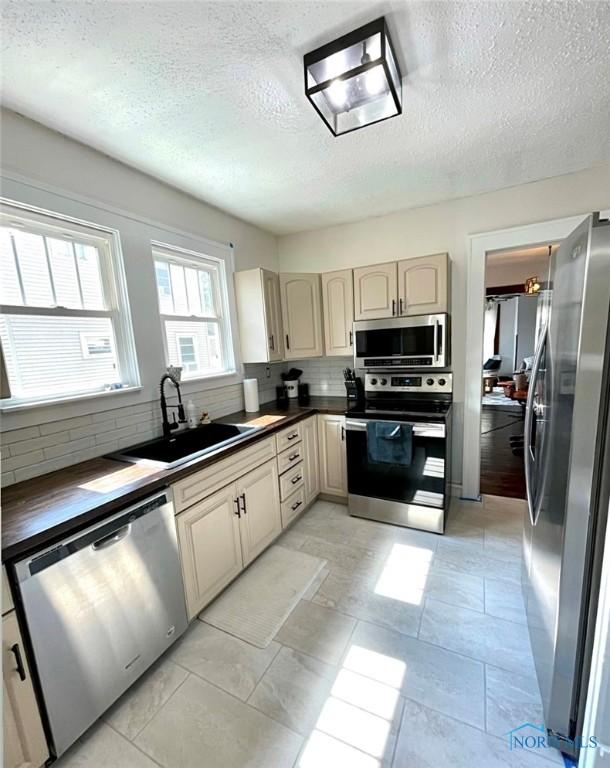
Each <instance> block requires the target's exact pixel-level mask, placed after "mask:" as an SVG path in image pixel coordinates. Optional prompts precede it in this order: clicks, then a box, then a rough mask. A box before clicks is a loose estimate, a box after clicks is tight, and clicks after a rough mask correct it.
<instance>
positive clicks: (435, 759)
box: [59, 497, 562, 768]
mask: <svg viewBox="0 0 610 768" xmlns="http://www.w3.org/2000/svg"><path fill="white" fill-rule="evenodd" d="M523 512H524V508H523V502H520V501H518V500H514V499H504V498H499V497H486V498H485V499H484V501H483V503H482V504H474V503H466V502H459V501H454V502H453V506H452V510H451V514H450V517H449V522H448V527H447V532H446V534H445V536H437V535H435V534H428V533H424V532H422V531H414V530H409V529H404V528H397V527H393V526H388V525H383V524H381V523H375V522H372V521H369V520H360V519H358V518H352V517H349V515H348V514H347V509H346V508H345V507H344V506H341V505H337V504H330V503H328V502H323V501H319V502H317V503H316V504H314V505H313V506H312V508H311V509H310V510H309V511H307V512H306V513H305V515H304V516H303V517H302V518H301V519H300V520H298V521H297V522H296V523H295V525H294V526H292V528H291V529H290V530H289V531H287V532H286V533H285V534H284V535H283V536H282V537H281V539H280V540H279V542H278V543H279V544H280V545H282V546H285V547H288V548H291V549H300V550H302V551H303V552H309V553H310V554H312V555H316V556H317V557H322V558H324V559H325V560H326V561H327V566H326V568H325V569H324V570H323V571H322V572H321V574H320V575H319V577H318V578H317V579H316V581H315V582H314V583H313V584H312V586H311V587H310V589H309V590H308V591H307V592H306V594H305V596H304V599H303V600H302V601H301V602H300V603H299V605H298V606H297V607H296V608H295V610H294V611H293V612H292V614H291V615H290V616H289V617H288V619H287V620H286V622H285V623H284V625H283V627H282V628H281V630H280V631H279V632H278V634H277V636H276V638H275V640H274V641H273V642H272V643H271V644H270V645H269V646H268V647H267V648H265V649H260V648H255V647H253V646H251V645H249V644H248V643H245V642H243V641H241V640H239V639H237V638H235V637H232V636H230V635H228V634H225V633H224V632H222V631H220V630H218V629H215V628H214V627H211V626H209V625H207V624H204V623H202V622H200V621H195V622H194V623H193V625H192V626H191V627H190V628H189V630H188V631H187V633H186V635H185V636H184V637H183V638H182V639H181V640H180V641H179V642H178V643H177V644H176V645H175V646H174V647H173V648H172V649H171V650H170V651H169V652H168V653H167V654H166V655H165V657H164V658H162V659H161V660H160V661H159V662H158V663H157V664H156V665H155V666H154V667H153V668H152V669H151V670H150V671H149V672H148V673H147V674H146V675H145V676H144V678H143V679H142V680H141V681H140V682H139V683H138V684H137V685H136V686H134V687H133V688H132V689H131V690H130V691H128V692H127V693H126V694H125V696H123V698H122V699H121V700H120V701H119V702H118V703H117V704H116V705H115V706H114V707H113V708H112V709H111V710H110V711H109V712H108V713H107V714H106V715H105V717H104V718H103V719H102V721H100V723H99V724H97V725H96V726H94V727H93V728H91V729H90V731H89V732H88V733H87V734H85V736H83V737H82V738H81V739H80V740H79V742H78V743H77V744H76V745H75V746H74V747H73V748H72V749H71V750H70V751H69V752H68V753H67V754H66V755H65V756H64V757H63V758H62V760H61V761H60V762H59V765H60V766H61V768H76V767H77V766H79V767H80V768H101V766H108V765H112V766H114V768H154V766H157V768H158V766H161V767H162V768H191V766H192V767H193V768H195V767H196V768H216V767H218V768H246V767H247V768H255V767H258V766H260V767H261V768H276V767H277V768H292V767H293V766H294V767H295V768H297V767H298V768H339V767H340V768H344V767H345V768H360V767H361V766H362V768H380V767H381V766H394V768H428V767H429V768H438V767H439V766H441V768H445V767H447V766H451V767H452V768H453V767H455V768H466V766H468V767H470V766H474V765H477V766H482V768H508V767H509V766H516V767H517V768H550V766H549V764H550V763H551V762H554V763H555V764H556V765H557V764H560V763H561V762H562V761H561V757H560V756H559V754H558V753H556V752H551V751H550V750H537V752H536V753H535V754H534V753H532V752H527V751H522V750H521V751H517V750H513V751H511V750H510V749H509V744H508V739H507V736H506V734H507V732H508V731H509V730H510V729H512V728H514V727H516V726H518V725H520V724H521V723H524V722H527V721H529V722H533V723H539V722H541V721H542V710H541V705H540V698H539V694H538V689H537V684H536V680H535V676H534V668H533V662H532V657H531V652H530V647H529V640H528V635H527V627H526V625H525V614H524V607H523V601H522V598H521V591H520V585H519V580H520V569H521V534H522V519H523ZM240 578H242V579H247V578H248V572H247V571H246V572H245V573H244V574H242V576H241V577H240Z"/></svg>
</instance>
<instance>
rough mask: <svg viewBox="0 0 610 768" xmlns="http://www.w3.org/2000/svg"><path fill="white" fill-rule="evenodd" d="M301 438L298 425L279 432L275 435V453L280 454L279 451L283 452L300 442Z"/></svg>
mask: <svg viewBox="0 0 610 768" xmlns="http://www.w3.org/2000/svg"><path fill="white" fill-rule="evenodd" d="M301 437H302V432H301V425H300V424H294V425H293V426H292V427H288V429H283V430H282V431H281V432H278V433H277V435H276V439H277V452H278V453H281V451H285V450H286V448H290V446H291V445H294V444H295V443H299V442H301Z"/></svg>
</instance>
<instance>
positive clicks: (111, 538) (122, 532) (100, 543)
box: [91, 523, 131, 551]
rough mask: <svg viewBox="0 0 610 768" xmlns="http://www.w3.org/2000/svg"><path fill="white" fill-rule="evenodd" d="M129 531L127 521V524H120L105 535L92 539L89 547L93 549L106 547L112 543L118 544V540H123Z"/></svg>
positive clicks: (129, 527) (129, 524)
mask: <svg viewBox="0 0 610 768" xmlns="http://www.w3.org/2000/svg"><path fill="white" fill-rule="evenodd" d="M130 531H131V523H127V525H124V526H122V527H121V528H119V529H118V530H116V531H113V532H112V533H109V534H107V535H106V536H102V538H101V539H98V540H97V541H94V542H93V544H92V545H91V549H94V550H95V551H98V550H100V549H108V547H111V546H112V545H113V544H118V543H119V541H123V539H125V538H127V536H129V533H130Z"/></svg>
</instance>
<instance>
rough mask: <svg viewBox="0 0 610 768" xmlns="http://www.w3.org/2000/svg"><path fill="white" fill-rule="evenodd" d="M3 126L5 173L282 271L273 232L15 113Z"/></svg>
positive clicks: (0, 143)
mask: <svg viewBox="0 0 610 768" xmlns="http://www.w3.org/2000/svg"><path fill="white" fill-rule="evenodd" d="M0 127H1V131H0V148H1V149H0V163H1V166H2V170H3V171H9V172H12V173H16V174H19V175H21V176H26V177H28V178H29V179H32V180H37V181H40V182H42V183H44V184H47V185H51V186H54V187H58V188H59V189H61V190H62V191H63V192H65V193H67V194H68V195H70V193H72V194H74V195H76V196H79V197H85V198H89V199H92V200H95V201H98V202H101V203H105V204H106V205H109V206H111V207H113V208H119V209H121V210H124V211H128V212H130V213H132V214H135V215H136V216H141V217H142V218H145V219H151V220H153V221H155V222H157V223H159V224H164V225H166V226H169V227H172V228H175V229H181V230H184V231H186V232H192V233H193V234H196V235H200V236H202V237H206V238H208V239H209V240H218V241H219V242H224V243H226V242H231V243H233V244H234V245H235V267H236V269H250V268H251V267H266V268H267V269H272V270H277V267H278V257H277V243H276V238H275V237H274V236H273V235H271V234H270V233H268V232H265V231H263V230H262V229H259V228H258V227H255V226H253V225H252V224H248V223H246V222H245V221H242V220H241V219H239V218H236V217H235V216H231V215H229V214H228V213H225V212H224V211H221V210H219V209H218V208H214V207H213V206H211V205H207V204H206V203H204V202H202V201H201V200H197V199H196V198H194V197H191V196H190V195H187V194H185V193H184V192H180V191H179V190H177V189H175V188H173V187H170V186H168V185H167V184H163V183H162V182H160V181H157V180H156V179H153V178H152V177H150V176H147V175H146V174H144V173H140V171H136V170H134V169H133V168H129V167H128V166H126V165H123V163H119V162H118V161H116V160H113V159H112V158H110V157H107V156H106V155H103V154H102V153H101V152H97V151H96V150H94V149H91V148H90V147H87V146H85V145H84V144H80V143H79V142H77V141H73V140H72V139H69V138H67V137H66V136H63V135H62V134H60V133H56V132H55V131H51V130H49V129H48V128H45V127H44V126H42V125H40V124H39V123H35V122H33V121H32V120H28V119H27V118H25V117H22V116H21V115H18V114H16V113H15V112H11V111H9V110H6V109H2V110H0Z"/></svg>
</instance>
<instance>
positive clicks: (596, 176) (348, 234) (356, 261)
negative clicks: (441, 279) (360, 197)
mask: <svg viewBox="0 0 610 768" xmlns="http://www.w3.org/2000/svg"><path fill="white" fill-rule="evenodd" d="M356 162H357V160H356ZM609 205H610V166H602V167H598V168H595V169H590V170H587V171H582V172H580V173H574V174H568V175H566V176H559V177H556V178H552V179H546V180H544V181H539V182H535V183H532V184H526V185H523V186H520V187H513V188H511V189H504V190H501V191H499V192H492V193H488V194H485V195H478V196H476V197H468V198H463V199H461V200H454V201H450V202H446V203H440V204H438V205H431V206H427V207H425V208H417V209H412V210H407V211H400V212H398V213H394V214H390V215H388V216H380V217H377V218H371V219H365V220H363V221H359V222H356V223H353V224H344V225H340V226H335V227H325V228H324V229H319V230H315V231H311V232H302V233H298V234H294V235H286V236H283V237H280V238H279V259H280V269H281V270H282V271H284V272H290V271H303V270H304V269H306V270H307V271H310V272H324V271H328V270H334V269H342V268H346V267H353V266H359V265H366V264H374V263H381V262H384V261H392V260H398V259H404V258H412V257H415V256H422V255H425V254H430V253H439V252H442V251H448V252H449V255H450V256H451V259H452V262H453V264H452V294H453V295H452V306H453V311H452V343H453V352H452V357H453V371H454V400H455V408H454V414H455V416H454V440H453V445H454V467H453V473H454V475H453V476H454V480H455V482H460V478H461V466H462V461H461V451H462V425H463V404H464V391H465V389H464V385H465V382H464V353H465V332H466V306H465V305H466V279H467V274H466V273H467V268H466V265H467V254H468V249H469V241H468V237H469V235H471V234H475V233H480V232H490V231H494V230H498V229H504V228H508V227H514V226H518V225H522V224H527V223H534V222H539V221H545V220H548V219H555V218H560V217H564V216H571V215H576V214H579V213H583V214H585V213H587V212H588V211H592V210H597V209H600V208H601V209H605V208H608V206H609ZM532 245H534V243H532Z"/></svg>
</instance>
